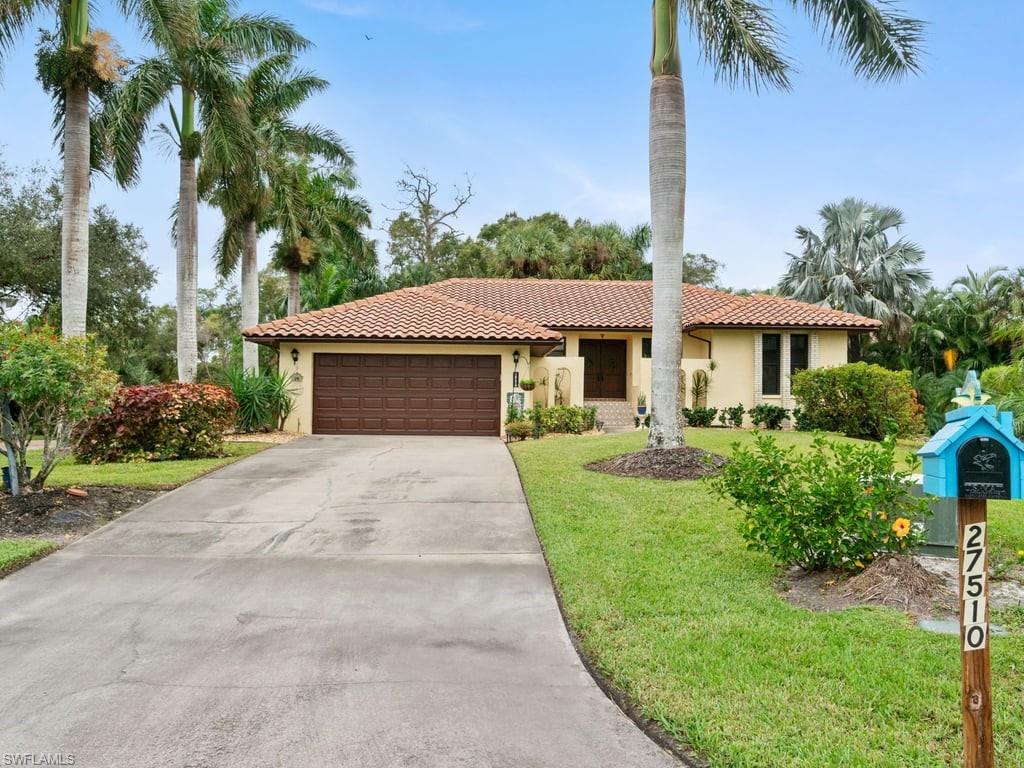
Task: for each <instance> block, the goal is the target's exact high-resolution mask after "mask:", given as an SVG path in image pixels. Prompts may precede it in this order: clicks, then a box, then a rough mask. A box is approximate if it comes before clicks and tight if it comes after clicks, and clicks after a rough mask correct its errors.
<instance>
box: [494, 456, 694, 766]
mask: <svg viewBox="0 0 1024 768" xmlns="http://www.w3.org/2000/svg"><path fill="white" fill-rule="evenodd" d="M505 449H506V450H508V455H509V458H510V459H512V464H513V466H514V467H515V468H516V477H517V478H518V479H519V487H520V488H521V489H522V491H523V498H524V499H525V500H526V509H527V510H529V512H530V524H531V525H532V526H533V535H534V537H536V539H537V544H538V546H539V547H540V554H541V557H542V558H543V559H544V567H545V568H546V569H547V572H548V581H550V582H551V589H552V591H553V592H554V593H555V603H556V604H557V605H558V613H559V615H560V616H561V617H562V625H563V626H564V627H565V631H566V633H567V634H568V635H569V640H570V641H571V642H572V647H573V648H574V649H575V650H576V656H577V657H578V658H579V660H580V662H581V663H582V664H583V668H584V669H586V670H587V673H588V674H589V675H590V677H591V678H592V679H593V681H594V683H596V684H597V687H598V688H600V689H601V692H602V693H604V695H605V696H607V697H608V699H609V700H610V701H611V702H612V704H614V705H615V706H616V707H618V709H619V711H620V712H622V714H623V715H625V716H626V717H627V718H629V719H630V720H631V721H632V722H633V724H634V725H635V726H636V727H637V728H639V729H640V730H641V731H643V733H644V735H646V736H647V738H649V739H650V740H651V741H653V742H654V743H655V744H657V745H658V746H659V747H661V749H663V750H665V751H666V752H668V753H670V754H671V755H672V756H674V757H675V758H676V759H677V760H679V761H680V762H681V763H682V764H683V765H684V766H686V768H710V763H708V762H707V761H706V760H703V759H702V758H701V757H700V756H699V755H698V754H697V753H696V752H695V751H694V750H693V749H691V748H690V747H689V746H687V745H686V744H684V743H683V742H682V741H680V740H679V739H677V738H676V737H674V736H673V735H672V734H671V733H669V732H668V731H667V730H665V728H664V726H662V725H661V723H659V722H658V721H656V720H652V719H651V718H649V717H648V716H647V715H645V714H644V713H643V712H641V711H640V708H639V707H637V706H636V705H635V704H634V703H633V701H632V700H631V699H630V698H629V696H628V695H627V694H626V692H625V691H623V690H622V689H621V688H620V687H619V686H618V685H616V684H615V683H614V682H613V681H612V680H610V679H609V678H608V677H607V676H606V675H605V674H604V673H603V672H602V671H601V670H600V669H599V668H598V666H597V664H596V663H595V661H594V660H593V659H592V658H591V657H590V654H588V653H587V651H586V649H585V648H584V647H583V641H582V640H581V639H580V636H579V635H578V634H576V630H575V629H573V627H572V625H571V624H570V623H569V617H568V615H567V614H566V610H565V604H564V603H563V601H562V592H561V590H559V588H558V582H557V581H556V580H555V574H554V572H553V571H552V570H551V561H550V560H548V553H547V550H546V549H545V548H544V542H543V541H542V540H541V538H540V535H539V534H538V533H537V520H536V518H535V517H534V516H533V507H532V506H530V497H529V496H528V495H527V493H526V486H525V485H523V477H522V475H521V474H520V472H519V464H518V463H517V462H516V457H515V456H513V455H512V451H511V450H510V449H509V447H508V443H506V444H505Z"/></svg>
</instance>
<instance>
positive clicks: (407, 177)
mask: <svg viewBox="0 0 1024 768" xmlns="http://www.w3.org/2000/svg"><path fill="white" fill-rule="evenodd" d="M397 186H398V192H399V194H400V195H401V197H402V200H401V209H400V211H401V212H400V213H399V214H398V216H396V217H395V218H394V219H392V220H391V221H390V222H389V224H388V235H389V236H390V241H389V243H388V253H389V255H390V256H391V260H392V264H393V265H396V266H399V267H415V268H419V269H420V270H422V271H423V272H425V273H427V274H431V273H433V272H434V271H435V269H436V268H437V266H438V260H439V247H438V246H439V245H440V243H441V241H442V239H443V238H444V237H445V236H446V235H455V236H458V235H459V232H458V230H457V229H456V228H455V225H454V223H453V222H454V220H455V219H456V218H457V217H458V215H459V212H460V211H462V209H463V208H465V207H466V205H467V204H468V203H469V201H470V200H472V199H473V183H472V182H471V181H470V180H469V177H468V176H467V177H466V187H465V189H462V188H461V187H458V186H456V187H454V189H453V192H452V199H451V202H450V203H448V204H442V203H441V200H440V197H441V195H440V191H439V186H438V184H437V182H436V181H434V180H433V179H431V178H430V176H429V175H428V174H427V172H426V171H414V170H413V169H412V168H410V167H409V166H406V167H405V171H404V172H403V174H402V178H400V179H399V180H398V182H397Z"/></svg>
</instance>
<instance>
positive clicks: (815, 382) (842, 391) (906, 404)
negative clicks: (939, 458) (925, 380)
mask: <svg viewBox="0 0 1024 768" xmlns="http://www.w3.org/2000/svg"><path fill="white" fill-rule="evenodd" d="M793 397H794V398H796V400H797V402H798V403H799V404H800V411H801V421H802V423H803V425H804V427H805V428H806V429H811V430H822V431H825V432H839V433H840V434H844V435H847V436H848V437H859V438H865V439H868V440H881V439H882V438H883V437H885V436H886V435H887V434H888V433H889V432H891V431H895V433H896V434H897V435H898V436H899V437H910V436H912V435H918V434H921V433H922V432H923V431H924V428H925V426H924V418H923V416H924V409H923V408H922V407H921V405H920V403H918V401H917V397H916V394H915V391H914V387H913V386H912V385H911V375H910V371H890V370H888V369H886V368H882V367H881V366H880V365H872V364H868V363H851V364H849V365H840V366H837V367H835V368H814V369H809V370H805V371H797V372H796V373H795V374H794V375H793Z"/></svg>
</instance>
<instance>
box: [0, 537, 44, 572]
mask: <svg viewBox="0 0 1024 768" xmlns="http://www.w3.org/2000/svg"><path fill="white" fill-rule="evenodd" d="M56 548H57V544H56V542H53V541H44V540H41V539H0V576H4V575H6V574H8V573H10V572H11V571H16V570H18V569H19V568H21V567H22V566H23V565H28V564H29V563H31V562H32V561H33V560H35V559H36V558H37V557H42V556H43V555H48V554H49V553H50V552H52V551H53V550H55V549H56Z"/></svg>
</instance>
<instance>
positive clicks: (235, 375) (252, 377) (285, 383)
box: [225, 368, 295, 432]
mask: <svg viewBox="0 0 1024 768" xmlns="http://www.w3.org/2000/svg"><path fill="white" fill-rule="evenodd" d="M225 378H226V379H227V384H228V386H229V387H230V388H231V392H232V394H233V395H234V396H235V400H236V401H237V402H238V417H237V420H236V422H235V427H236V429H237V430H238V431H239V432H267V431H271V430H275V429H284V422H285V419H287V418H288V416H289V415H290V414H291V412H292V409H293V408H294V407H295V401H294V399H293V398H292V377H291V376H290V375H286V374H283V373H256V372H254V371H245V370H243V369H242V368H232V369H231V370H229V371H227V373H226V374H225Z"/></svg>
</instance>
